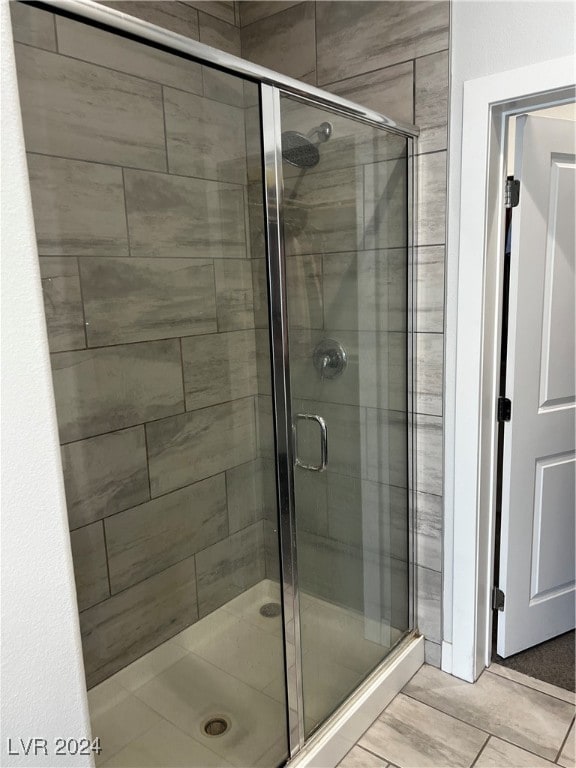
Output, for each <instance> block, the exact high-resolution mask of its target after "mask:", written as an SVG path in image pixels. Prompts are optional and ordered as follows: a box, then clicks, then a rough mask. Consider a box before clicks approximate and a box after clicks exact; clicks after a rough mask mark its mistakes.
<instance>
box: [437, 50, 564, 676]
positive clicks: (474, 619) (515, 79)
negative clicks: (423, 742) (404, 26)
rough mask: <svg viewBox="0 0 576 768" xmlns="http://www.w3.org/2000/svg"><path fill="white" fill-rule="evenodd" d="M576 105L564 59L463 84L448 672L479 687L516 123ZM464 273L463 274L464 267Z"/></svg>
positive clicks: (448, 462) (484, 656)
mask: <svg viewBox="0 0 576 768" xmlns="http://www.w3.org/2000/svg"><path fill="white" fill-rule="evenodd" d="M573 100H574V59H573V57H571V56H565V57H562V58H559V59H552V60H550V61H546V62H542V63H539V64H535V65H532V66H528V67H522V68H519V69H514V70H510V71H507V72H502V73H498V74H494V75H489V76H487V77H482V78H478V79H475V80H469V81H467V82H465V83H464V101H463V125H462V171H461V192H460V222H459V231H460V244H459V265H460V268H459V273H458V290H457V294H456V295H454V296H452V295H450V294H449V295H448V299H447V312H448V315H449V316H451V317H453V318H455V320H456V326H457V327H456V329H455V334H456V360H455V362H454V364H453V365H452V366H450V368H451V370H450V368H449V369H448V370H447V372H446V373H447V378H448V379H450V378H451V379H452V381H454V382H455V386H453V387H452V388H451V391H450V394H449V395H447V397H446V404H445V405H446V411H447V412H452V413H453V418H454V429H453V432H451V433H447V434H446V438H445V449H446V450H445V476H446V484H447V485H448V484H450V485H451V488H450V489H449V490H448V491H447V494H446V495H447V496H449V497H451V498H452V505H451V506H450V507H447V509H446V518H445V551H444V573H445V577H444V601H445V602H444V605H445V611H447V612H448V614H449V616H450V618H451V623H452V639H451V642H450V641H448V642H444V644H443V653H442V668H443V669H444V671H446V672H450V673H451V674H453V675H456V676H457V677H460V678H462V679H464V680H468V681H470V682H473V681H474V680H476V679H477V678H478V676H479V675H480V674H481V672H482V670H483V669H484V668H485V667H487V666H489V665H490V661H491V645H492V608H491V593H492V584H493V572H494V542H495V519H496V514H495V512H496V470H497V433H498V423H497V421H496V399H497V395H498V377H499V372H500V345H501V335H502V277H503V264H504V218H505V217H504V213H505V208H504V184H505V179H506V146H507V139H508V136H507V131H508V122H509V121H508V118H509V117H510V116H512V115H516V114H519V113H522V112H525V111H527V110H534V109H541V108H544V107H551V106H555V105H558V104H563V103H566V102H568V101H573ZM464 267H465V268H464Z"/></svg>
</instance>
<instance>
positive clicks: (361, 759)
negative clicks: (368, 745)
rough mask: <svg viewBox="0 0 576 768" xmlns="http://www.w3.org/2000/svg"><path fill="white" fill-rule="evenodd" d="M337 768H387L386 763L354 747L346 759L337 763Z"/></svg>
mask: <svg viewBox="0 0 576 768" xmlns="http://www.w3.org/2000/svg"><path fill="white" fill-rule="evenodd" d="M338 768H388V763H387V762H386V761H385V760H382V759H381V758H379V757H377V756H376V755H373V754H372V753H371V752H367V751H366V750H365V749H362V747H359V746H356V747H352V749H351V750H350V752H348V754H347V755H346V757H345V758H344V759H343V760H341V761H340V762H339V763H338Z"/></svg>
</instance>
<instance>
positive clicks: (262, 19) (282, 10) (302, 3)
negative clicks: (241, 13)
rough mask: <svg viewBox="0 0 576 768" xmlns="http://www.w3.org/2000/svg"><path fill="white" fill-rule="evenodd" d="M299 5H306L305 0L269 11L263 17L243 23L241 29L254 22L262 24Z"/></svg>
mask: <svg viewBox="0 0 576 768" xmlns="http://www.w3.org/2000/svg"><path fill="white" fill-rule="evenodd" d="M298 5H305V0H302V2H299V3H294V5H291V6H289V7H288V8H281V9H280V10H279V11H274V12H273V13H269V14H268V15H267V16H262V18H260V19H255V20H254V21H250V22H249V23H248V24H244V25H243V26H242V25H241V26H240V29H241V30H244V29H247V28H248V27H251V26H253V25H254V24H262V23H263V22H265V21H267V20H268V19H271V18H272V16H279V15H280V14H281V13H286V11H291V10H292V9H293V8H296V6H298Z"/></svg>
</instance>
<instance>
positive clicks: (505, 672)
mask: <svg viewBox="0 0 576 768" xmlns="http://www.w3.org/2000/svg"><path fill="white" fill-rule="evenodd" d="M486 671H487V672H490V673H491V674H493V675H499V676H500V677H505V678H507V679H508V680H513V681H514V682H515V683H521V684H522V685H527V686H528V687H529V688H535V689H536V690H537V691H542V693H547V694H548V695H549V696H554V698H556V699H562V701H567V702H568V703H569V704H576V694H575V693H574V692H573V691H567V690H566V688H560V687H559V686H557V685H551V684H550V683H546V682H544V680H536V678H535V677H529V676H528V675H524V674H522V672H517V671H516V670H515V669H510V668H509V667H503V666H501V665H500V664H490V667H489V668H488V669H487V670H486Z"/></svg>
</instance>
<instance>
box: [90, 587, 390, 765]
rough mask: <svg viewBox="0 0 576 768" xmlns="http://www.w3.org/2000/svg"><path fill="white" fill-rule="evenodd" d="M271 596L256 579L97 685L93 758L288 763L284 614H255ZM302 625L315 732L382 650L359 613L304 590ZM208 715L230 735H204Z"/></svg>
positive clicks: (309, 716)
mask: <svg viewBox="0 0 576 768" xmlns="http://www.w3.org/2000/svg"><path fill="white" fill-rule="evenodd" d="M273 601H274V602H277V601H279V587H278V585H277V584H276V583H274V582H272V581H268V580H265V581H262V582H260V583H259V584H257V585H256V586H255V587H252V588H251V589H250V590H248V591H246V592H244V593H243V594H242V595H240V596H239V597H237V598H235V599H234V600H232V601H230V602H229V603H227V604H226V605H225V606H222V607H221V608H219V609H218V610H216V611H214V613H211V614H210V615H209V616H207V617H205V618H204V619H202V620H201V621H199V622H198V623H197V624H194V625H193V626H191V627H189V628H188V629H186V630H184V631H183V632H181V633H180V634H178V635H176V636H175V637H174V638H172V639H171V640H169V641H168V642H166V643H164V644H163V645H161V646H159V647H158V648H156V649H155V650H154V651H152V652H151V653H149V654H147V655H146V656H144V657H142V658H141V659H138V660H137V661H136V662H134V663H133V664H130V665H129V666H128V667H126V668H125V669H123V670H121V671H120V672H118V673H117V674H115V675H113V676H112V677H110V678H109V679H108V680H106V681H105V682H104V683H101V684H100V685H98V686H96V687H95V688H93V689H92V690H91V691H90V692H89V695H88V700H89V705H90V715H91V720H92V733H93V736H94V737H96V736H99V737H100V740H101V745H102V749H103V751H102V754H101V755H100V757H99V759H98V761H97V764H98V765H99V766H107V768H113V767H114V768H155V767H157V768H179V767H180V766H182V767H184V766H186V768H192V767H193V766H196V767H198V766H202V768H207V767H208V766H218V767H219V768H225V766H230V765H233V766H243V767H244V768H245V767H246V766H265V767H266V768H273V767H274V766H277V765H279V764H281V763H282V762H284V760H285V759H286V754H285V753H286V723H285V704H284V702H285V694H284V662H283V648H282V635H281V620H280V616H278V617H275V618H265V617H263V616H262V615H261V614H260V612H259V609H260V607H261V606H262V605H263V604H264V603H267V602H273ZM302 631H303V648H304V649H305V652H304V654H303V667H304V669H303V678H304V696H305V712H306V728H307V731H311V730H312V729H313V728H314V726H315V725H316V723H317V722H319V721H321V720H323V719H324V718H325V717H326V716H327V715H328V714H330V713H331V711H332V710H333V709H334V708H335V706H336V705H337V704H339V703H340V701H341V700H342V699H343V698H345V697H346V696H347V695H348V693H349V691H351V690H352V689H353V688H355V687H356V685H357V684H358V683H359V682H360V680H362V678H363V677H364V676H365V675H366V674H367V672H369V671H370V670H371V668H372V667H374V666H375V665H376V664H377V663H378V662H379V661H380V659H381V658H382V657H383V656H384V655H385V653H386V649H385V648H384V647H383V646H382V645H379V644H376V643H373V642H370V641H368V640H366V639H365V637H364V632H365V627H364V621H363V619H362V617H361V616H359V615H357V614H353V613H352V612H350V611H347V610H344V609H342V608H339V607H337V606H334V605H332V604H329V603H326V602H324V601H322V600H318V599H317V598H314V597H311V596H307V595H304V596H303V597H302ZM398 637H399V635H398V634H396V635H395V636H393V638H392V639H393V640H394V641H395V640H397V639H398ZM213 715H223V716H224V717H225V718H227V719H228V720H229V721H230V722H231V724H232V727H231V728H230V731H229V732H228V733H226V734H224V735H222V736H219V737H217V738H216V737H211V736H208V735H206V734H205V733H204V731H203V729H202V726H203V724H204V723H205V721H206V720H207V719H208V718H209V717H210V716H213Z"/></svg>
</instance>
